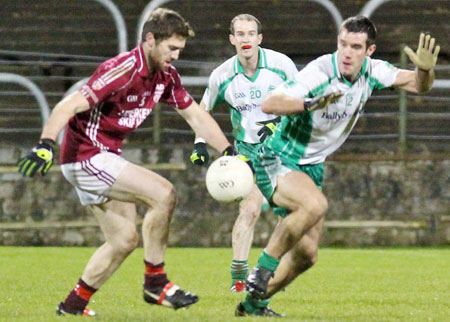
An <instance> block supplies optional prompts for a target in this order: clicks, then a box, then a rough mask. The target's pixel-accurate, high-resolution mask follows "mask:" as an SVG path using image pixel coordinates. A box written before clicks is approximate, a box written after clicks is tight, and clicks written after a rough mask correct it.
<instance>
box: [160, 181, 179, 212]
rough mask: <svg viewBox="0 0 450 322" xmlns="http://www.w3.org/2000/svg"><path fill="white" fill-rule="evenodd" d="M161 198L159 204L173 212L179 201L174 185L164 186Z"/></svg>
mask: <svg viewBox="0 0 450 322" xmlns="http://www.w3.org/2000/svg"><path fill="white" fill-rule="evenodd" d="M161 196H162V197H161V199H160V201H159V206H160V207H161V208H164V210H167V211H169V212H171V211H172V210H173V209H174V208H175V205H176V203H177V194H176V192H175V188H174V187H173V185H172V184H171V185H168V186H166V187H164V191H162V192H161Z"/></svg>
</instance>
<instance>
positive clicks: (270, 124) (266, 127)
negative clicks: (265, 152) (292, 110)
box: [256, 116, 281, 142]
mask: <svg viewBox="0 0 450 322" xmlns="http://www.w3.org/2000/svg"><path fill="white" fill-rule="evenodd" d="M280 121H281V116H278V117H277V118H275V119H273V120H268V121H264V122H257V123H256V124H258V125H263V127H262V128H261V129H260V130H259V131H258V135H259V140H260V142H264V140H265V139H266V138H267V137H268V136H270V135H272V134H274V133H275V127H276V126H277V124H278V123H280Z"/></svg>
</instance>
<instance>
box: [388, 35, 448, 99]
mask: <svg viewBox="0 0 450 322" xmlns="http://www.w3.org/2000/svg"><path fill="white" fill-rule="evenodd" d="M439 50H440V46H439V45H436V40H435V39H434V38H431V36H430V35H425V34H424V33H421V34H420V38H419V45H418V47H417V50H416V51H415V52H414V51H413V50H412V49H411V48H409V47H408V46H406V47H405V48H404V51H405V53H406V54H407V55H408V57H409V59H410V60H411V61H412V62H413V63H414V65H416V69H415V70H414V71H409V70H404V69H402V70H400V72H399V73H398V75H397V79H396V81H395V83H394V86H396V87H399V88H401V89H404V90H406V91H409V92H413V93H424V92H427V91H429V90H430V89H431V87H432V86H433V81H434V66H436V62H437V58H438V55H439Z"/></svg>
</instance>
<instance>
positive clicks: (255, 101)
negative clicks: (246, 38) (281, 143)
mask: <svg viewBox="0 0 450 322" xmlns="http://www.w3.org/2000/svg"><path fill="white" fill-rule="evenodd" d="M297 72H298V71H297V68H296V66H295V64H294V62H293V61H292V60H291V59H290V58H289V57H287V56H286V55H284V54H281V53H279V52H276V51H273V50H270V49H263V48H259V61H258V69H257V71H256V73H255V75H254V76H253V77H252V78H250V77H247V76H246V75H245V74H244V69H243V67H242V65H241V63H240V62H239V59H238V57H237V55H236V56H233V57H231V58H230V59H228V60H227V61H225V62H224V63H223V64H222V65H220V66H219V67H217V68H216V69H215V70H214V71H213V72H212V73H211V76H210V77H209V82H208V87H207V89H206V91H205V93H204V95H203V101H204V103H205V105H206V110H207V111H211V110H212V109H213V108H214V107H215V106H217V105H218V104H220V103H223V102H225V103H226V104H227V105H228V106H229V107H230V116H231V123H232V126H233V137H234V138H235V139H236V140H238V141H243V142H247V143H251V144H256V143H260V142H261V141H260V136H259V135H258V131H259V130H260V129H261V127H263V124H261V122H266V121H269V120H273V119H275V118H277V116H276V115H272V114H266V113H264V112H263V111H262V110H261V103H262V101H263V100H264V99H265V98H266V97H267V95H268V94H269V93H270V92H271V91H272V90H274V89H275V88H276V87H277V86H278V85H280V84H282V83H283V82H284V81H286V80H288V79H290V78H292V77H294V75H295V74H296V73H297Z"/></svg>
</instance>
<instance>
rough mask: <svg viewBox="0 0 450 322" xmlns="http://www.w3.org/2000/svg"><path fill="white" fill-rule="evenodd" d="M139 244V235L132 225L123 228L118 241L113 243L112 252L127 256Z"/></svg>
mask: <svg viewBox="0 0 450 322" xmlns="http://www.w3.org/2000/svg"><path fill="white" fill-rule="evenodd" d="M138 242H139V234H138V233H137V231H136V227H135V226H134V225H129V226H128V227H124V228H123V230H122V232H121V237H120V239H117V240H116V242H115V243H114V244H115V245H114V246H115V247H114V250H115V251H116V252H117V253H120V254H129V253H131V252H132V251H133V250H135V249H136V247H137V245H138Z"/></svg>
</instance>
